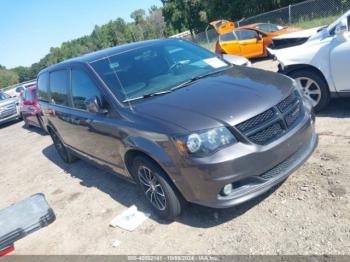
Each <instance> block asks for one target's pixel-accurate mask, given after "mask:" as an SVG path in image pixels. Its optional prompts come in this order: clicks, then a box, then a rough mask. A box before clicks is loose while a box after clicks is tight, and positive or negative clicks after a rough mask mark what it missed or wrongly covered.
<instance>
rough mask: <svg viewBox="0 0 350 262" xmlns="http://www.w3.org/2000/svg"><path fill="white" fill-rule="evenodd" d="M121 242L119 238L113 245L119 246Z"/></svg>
mask: <svg viewBox="0 0 350 262" xmlns="http://www.w3.org/2000/svg"><path fill="white" fill-rule="evenodd" d="M120 244H121V242H120V241H119V240H115V241H114V242H113V244H112V247H118V246H119V245H120Z"/></svg>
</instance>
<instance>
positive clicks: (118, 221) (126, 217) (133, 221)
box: [110, 205, 150, 231]
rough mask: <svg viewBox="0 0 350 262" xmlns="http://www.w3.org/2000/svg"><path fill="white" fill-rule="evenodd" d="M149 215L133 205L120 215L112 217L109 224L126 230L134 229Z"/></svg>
mask: <svg viewBox="0 0 350 262" xmlns="http://www.w3.org/2000/svg"><path fill="white" fill-rule="evenodd" d="M149 217H150V214H148V213H143V212H141V211H138V210H137V207H136V206H135V205H133V206H131V207H129V208H128V209H127V210H125V211H124V212H123V213H121V214H120V215H118V216H116V217H115V218H113V220H112V221H111V223H110V225H111V226H112V227H120V228H122V229H125V230H128V231H134V230H135V229H136V228H137V227H138V226H140V225H141V224H142V223H143V222H145V220H146V219H147V218H149Z"/></svg>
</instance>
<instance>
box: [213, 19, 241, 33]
mask: <svg viewBox="0 0 350 262" xmlns="http://www.w3.org/2000/svg"><path fill="white" fill-rule="evenodd" d="M209 25H211V26H213V27H214V29H215V31H216V32H217V33H218V34H219V35H222V34H225V33H227V32H231V31H232V30H233V29H235V23H234V22H231V21H227V20H224V19H221V20H215V21H213V22H210V23H209Z"/></svg>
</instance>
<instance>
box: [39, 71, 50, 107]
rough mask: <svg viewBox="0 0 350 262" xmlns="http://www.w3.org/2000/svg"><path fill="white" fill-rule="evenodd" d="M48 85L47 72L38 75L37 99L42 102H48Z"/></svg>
mask: <svg viewBox="0 0 350 262" xmlns="http://www.w3.org/2000/svg"><path fill="white" fill-rule="evenodd" d="M48 86H49V74H48V73H43V74H41V75H39V77H38V92H37V96H38V100H39V101H43V102H49V94H48V92H47V89H48Z"/></svg>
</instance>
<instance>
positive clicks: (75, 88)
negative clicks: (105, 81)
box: [71, 69, 106, 110]
mask: <svg viewBox="0 0 350 262" xmlns="http://www.w3.org/2000/svg"><path fill="white" fill-rule="evenodd" d="M71 77H72V78H71V79H72V97H73V105H74V107H75V108H78V109H82V110H86V106H85V103H84V102H85V100H86V99H89V98H92V97H94V96H96V97H97V99H98V100H99V102H100V105H101V106H102V107H103V108H106V102H105V100H104V98H103V95H102V93H101V92H100V90H99V88H98V87H97V86H96V85H95V83H94V82H93V81H92V79H91V78H90V77H89V76H88V74H87V73H86V72H85V71H83V70H80V69H72V76H71Z"/></svg>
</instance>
